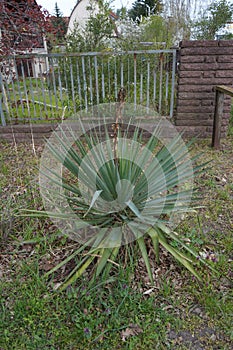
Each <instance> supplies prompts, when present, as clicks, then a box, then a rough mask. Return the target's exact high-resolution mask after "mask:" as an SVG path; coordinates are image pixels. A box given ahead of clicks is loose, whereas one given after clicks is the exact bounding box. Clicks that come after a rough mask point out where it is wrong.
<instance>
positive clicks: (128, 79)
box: [127, 56, 131, 102]
mask: <svg viewBox="0 0 233 350" xmlns="http://www.w3.org/2000/svg"><path fill="white" fill-rule="evenodd" d="M127 63H128V67H127V70H128V74H127V90H128V91H127V97H128V102H131V99H130V57H129V56H128V59H127Z"/></svg>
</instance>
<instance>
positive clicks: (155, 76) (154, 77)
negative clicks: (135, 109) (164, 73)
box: [153, 69, 157, 103]
mask: <svg viewBox="0 0 233 350" xmlns="http://www.w3.org/2000/svg"><path fill="white" fill-rule="evenodd" d="M156 79H157V74H156V71H155V69H154V71H153V80H154V83H153V103H155V102H156V87H157V81H156Z"/></svg>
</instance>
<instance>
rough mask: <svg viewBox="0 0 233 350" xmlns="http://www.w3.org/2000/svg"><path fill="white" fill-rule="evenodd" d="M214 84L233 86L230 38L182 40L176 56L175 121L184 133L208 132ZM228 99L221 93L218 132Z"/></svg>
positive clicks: (224, 123)
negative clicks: (221, 113) (222, 108)
mask: <svg viewBox="0 0 233 350" xmlns="http://www.w3.org/2000/svg"><path fill="white" fill-rule="evenodd" d="M216 85H226V86H233V40H220V41H216V40H211V41H209V40H208V41H182V42H181V44H180V49H179V57H178V86H177V107H176V111H175V124H176V125H177V127H178V129H180V130H185V131H186V132H187V134H188V135H192V134H193V135H199V136H201V137H208V136H210V135H211V134H212V128H213V116H214V108H215V91H214V87H215V86H216ZM230 108H231V98H230V97H229V96H225V100H224V115H223V121H222V129H221V133H222V135H225V134H226V131H227V126H228V121H229V117H230Z"/></svg>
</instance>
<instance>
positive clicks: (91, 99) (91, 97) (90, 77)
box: [88, 57, 93, 106]
mask: <svg viewBox="0 0 233 350" xmlns="http://www.w3.org/2000/svg"><path fill="white" fill-rule="evenodd" d="M88 67H89V75H90V76H89V84H90V103H91V106H93V82H92V69H91V58H90V57H88Z"/></svg>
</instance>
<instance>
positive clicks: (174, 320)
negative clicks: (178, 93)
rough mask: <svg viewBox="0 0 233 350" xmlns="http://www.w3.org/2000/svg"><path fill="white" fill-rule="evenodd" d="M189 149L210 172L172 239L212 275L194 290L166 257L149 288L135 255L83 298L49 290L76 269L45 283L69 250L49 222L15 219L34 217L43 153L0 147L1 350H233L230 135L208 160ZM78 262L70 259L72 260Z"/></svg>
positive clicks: (200, 146)
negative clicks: (25, 214) (191, 250)
mask: <svg viewBox="0 0 233 350" xmlns="http://www.w3.org/2000/svg"><path fill="white" fill-rule="evenodd" d="M209 144H210V140H204V141H201V140H199V141H197V142H196V144H195V149H194V150H193V151H192V152H195V153H199V152H204V153H203V155H202V157H201V159H200V160H199V161H200V162H201V161H206V160H212V162H211V166H210V169H209V170H208V171H207V172H205V173H204V174H202V175H201V176H200V177H199V178H198V179H197V180H196V181H197V186H198V187H199V189H200V194H201V203H200V204H201V205H202V207H201V208H200V209H198V210H197V212H196V213H192V214H189V215H188V216H187V217H185V218H183V220H182V222H181V224H180V225H179V226H178V227H177V229H176V231H177V233H179V235H180V237H181V238H182V239H184V240H185V242H186V243H189V244H190V245H192V246H193V247H195V248H196V249H197V250H198V251H199V252H200V254H201V255H202V256H204V257H205V258H206V259H209V260H211V261H212V264H213V265H214V266H215V268H216V269H218V270H219V272H220V274H219V275H213V274H211V273H210V271H209V270H204V271H203V272H202V274H203V282H202V283H200V282H198V281H197V280H195V279H194V278H193V277H192V276H190V274H189V273H188V272H187V271H186V270H184V268H182V267H181V266H180V265H179V264H178V263H177V262H176V261H175V260H174V259H173V258H172V257H170V256H169V255H168V254H167V253H166V252H165V251H164V250H161V263H160V265H157V264H156V262H155V259H154V255H153V254H152V253H151V254H150V246H149V243H148V252H149V256H150V259H151V264H153V275H154V282H155V283H154V285H151V284H150V282H149V279H148V276H147V274H146V268H145V266H144V263H143V261H142V260H141V259H138V258H137V252H135V254H134V255H133V254H132V249H133V248H134V246H133V245H131V246H129V247H128V251H129V253H128V256H129V259H128V261H120V264H119V266H118V267H116V268H115V270H114V271H113V274H112V276H111V278H110V280H107V281H105V282H104V281H101V280H98V281H97V282H96V285H95V286H94V287H91V288H89V287H88V284H87V276H86V275H84V276H83V277H82V278H81V279H80V280H79V281H78V282H77V283H76V284H75V285H73V286H72V287H68V288H67V289H66V291H64V292H59V291H57V290H56V288H57V286H59V283H60V282H61V280H62V278H63V277H64V276H66V275H67V274H68V273H69V271H70V270H71V268H73V267H74V264H75V261H71V262H69V263H68V264H67V265H66V266H65V267H63V268H62V269H61V271H59V273H56V274H55V275H54V276H53V277H52V278H50V279H46V278H45V277H44V275H45V273H46V272H47V271H48V270H50V269H51V268H52V267H54V266H55V265H56V264H58V263H59V262H60V261H61V260H62V259H64V258H65V257H67V256H69V255H70V254H71V253H72V252H74V251H75V249H76V248H77V243H75V242H73V241H71V240H69V239H67V238H65V237H63V236H60V235H59V232H58V231H57V229H56V227H55V226H54V225H53V224H52V223H51V222H50V220H49V219H34V218H22V217H20V216H16V215H15V212H16V211H17V209H21V208H27V209H41V208H42V203H41V199H40V195H39V189H38V180H37V175H38V172H37V170H36V166H37V165H38V164H39V156H40V153H41V151H42V148H41V147H38V148H37V149H36V152H37V155H36V156H35V155H34V154H33V151H32V148H31V147H30V145H18V147H17V148H15V147H14V145H9V144H0V169H1V173H0V198H1V202H0V214H1V217H0V252H1V257H0V261H1V265H0V279H1V282H0V295H1V302H0V334H1V336H0V349H1V350H8V349H9V350H13V349H15V350H25V349H28V350H29V349H30V350H34V349H35V350H36V349H39V350H42V349H43V350H45V349H54V350H68V349H69V350H71V349H72V350H82V349H93V350H94V349H95V350H97V349H106V350H107V349H134V350H135V349H138V350H139V349H148V350H152V349H180V350H182V349H194V350H195V349H196V350H197V349H199V350H200V349H206V350H211V349H213V350H214V349H221V350H223V349H232V341H233V334H232V305H233V303H232V302H233V300H232V296H233V295H232V289H231V287H232V285H231V280H232V272H231V270H230V268H231V265H232V231H233V133H231V135H229V136H228V138H227V139H225V140H222V148H221V150H219V151H214V150H212V149H211V148H210V147H209ZM77 259H78V258H77Z"/></svg>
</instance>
